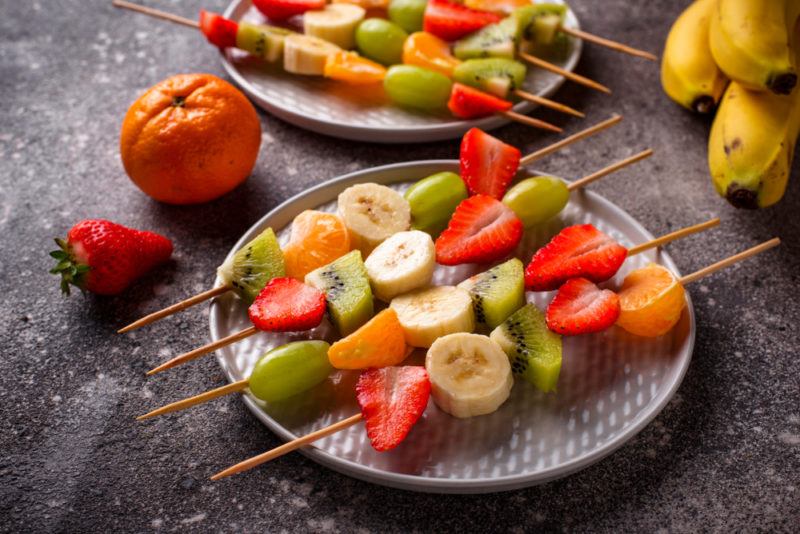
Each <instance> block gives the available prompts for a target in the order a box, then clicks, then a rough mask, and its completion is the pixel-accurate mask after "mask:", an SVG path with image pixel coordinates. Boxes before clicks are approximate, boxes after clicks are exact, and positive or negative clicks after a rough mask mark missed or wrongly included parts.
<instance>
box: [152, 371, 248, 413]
mask: <svg viewBox="0 0 800 534" xmlns="http://www.w3.org/2000/svg"><path fill="white" fill-rule="evenodd" d="M249 384H250V380H248V379H245V380H239V381H238V382H233V383H231V384H226V385H224V386H222V387H218V388H215V389H212V390H211V391H205V392H203V393H201V394H199V395H195V396H194V397H189V398H188V399H181V400H179V401H176V402H173V403H171V404H167V405H166V406H162V407H161V408H157V409H155V410H153V411H152V412H148V413H146V414H144V415H140V416H139V417H137V418H136V420H137V421H143V420H145V419H150V418H151V417H155V416H157V415H164V414H165V413H171V412H177V411H178V410H185V409H186V408H189V407H191V406H195V405H197V404H201V403H203V402H206V401H210V400H212V399H216V398H219V397H223V396H225V395H228V394H230V393H236V392H237V391H242V390H244V389H247V386H248V385H249Z"/></svg>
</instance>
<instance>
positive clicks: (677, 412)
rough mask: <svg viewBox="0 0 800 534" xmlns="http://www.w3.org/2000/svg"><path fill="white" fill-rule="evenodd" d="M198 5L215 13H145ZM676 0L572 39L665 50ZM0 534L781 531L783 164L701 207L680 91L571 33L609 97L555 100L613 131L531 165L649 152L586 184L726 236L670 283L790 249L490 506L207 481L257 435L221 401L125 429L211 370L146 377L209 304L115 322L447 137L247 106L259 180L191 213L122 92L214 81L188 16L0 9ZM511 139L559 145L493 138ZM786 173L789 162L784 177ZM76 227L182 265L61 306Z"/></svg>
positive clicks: (697, 124)
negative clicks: (643, 421)
mask: <svg viewBox="0 0 800 534" xmlns="http://www.w3.org/2000/svg"><path fill="white" fill-rule="evenodd" d="M148 4H149V5H155V6H158V7H162V8H165V9H168V10H169V11H172V12H176V13H180V14H184V15H187V16H193V15H194V14H195V13H196V12H197V10H198V9H199V8H200V7H201V6H205V7H211V8H214V7H216V8H218V9H222V8H223V7H224V2H223V1H221V0H213V1H211V2H206V3H202V2H199V1H195V0H191V1H188V0H186V1H177V0H173V1H163V0H162V1H151V2H148ZM685 4H686V2H685V1H681V2H651V1H648V0H607V1H605V2H592V1H589V0H575V1H574V6H573V7H574V9H575V10H576V11H577V13H578V15H579V17H580V18H581V20H582V22H583V25H584V27H585V28H587V29H588V30H589V31H593V32H595V33H597V34H601V35H606V36H609V37H614V38H617V39H619V40H621V41H624V42H626V43H630V44H631V45H634V46H638V47H641V48H644V49H648V50H652V51H654V52H660V51H661V48H662V43H663V41H664V38H665V36H666V33H667V31H668V28H669V25H670V22H671V21H672V20H673V19H674V18H675V17H676V16H677V14H678V13H679V12H680V10H681V8H682V7H683V5H685ZM0 6H2V17H0V232H2V243H3V246H2V270H1V272H0V302H1V303H2V306H0V314H1V315H0V320H2V324H3V326H2V328H0V346H1V347H2V357H0V371H1V372H0V407H2V417H1V418H0V451H1V452H0V455H1V456H0V530H4V531H5V530H7V531H25V532H45V531H46V532H54V531H70V532H90V531H115V532H116V531H140V532H141V531H149V530H157V529H163V530H195V531H212V530H213V531H223V530H225V531H228V530H230V531H234V530H246V531H269V532H278V531H282V530H289V531H303V530H309V531H347V532H353V531H357V532H367V531H404V532H405V531H412V530H416V531H423V530H429V531H439V532H441V531H450V530H461V531H465V530H479V531H485V530H502V531H523V530H539V529H541V530H570V531H620V530H628V531H630V530H636V531H646V532H653V531H657V530H660V531H665V532H666V531H698V530H712V531H728V530H737V531H741V530H744V531H765V530H771V531H790V530H794V531H795V532H796V531H797V529H798V525H800V506H798V502H800V388H799V387H798V364H797V359H796V358H797V353H798V342H797V324H798V322H800V305H799V304H798V289H797V282H798V272H800V240H799V239H798V230H800V225H799V224H798V219H795V217H796V216H797V212H798V210H800V187H798V185H800V184H798V182H797V177H795V181H794V183H792V184H791V185H790V187H789V191H788V192H787V194H786V197H785V198H784V199H783V201H782V202H781V203H780V204H779V205H778V206H776V207H774V208H772V209H769V210H765V211H760V212H757V213H750V212H741V211H736V210H734V209H733V208H731V207H729V206H728V205H727V204H726V203H725V202H724V201H722V200H721V199H720V198H718V197H717V196H716V194H715V193H714V191H713V190H712V187H711V183H710V181H709V178H708V172H707V169H706V156H705V145H706V136H707V132H708V127H709V121H708V120H707V119H703V118H699V117H694V116H692V115H690V114H689V113H687V112H684V111H683V110H682V109H679V108H678V107H677V106H675V105H673V104H672V103H671V102H670V101H669V100H668V99H667V98H666V97H665V96H664V94H663V93H662V92H661V90H660V87H659V78H658V66H657V65H655V64H653V63H649V62H647V61H643V60H638V59H635V58H630V57H627V56H621V55H619V54H616V53H614V52H611V51H608V50H605V49H602V48H598V47H596V46H591V45H590V46H587V47H586V48H585V55H584V56H583V59H582V61H581V63H580V65H579V71H580V72H582V73H583V74H585V75H587V76H590V77H592V78H595V79H597V80H600V81H602V82H605V83H607V84H608V85H610V86H611V87H612V88H613V90H614V94H613V95H611V96H606V95H601V94H598V93H594V92H591V91H589V90H584V89H582V88H580V87H577V86H575V85H571V84H567V85H566V86H565V87H564V89H563V90H562V91H561V92H560V93H559V94H558V99H559V100H561V101H564V102H566V103H568V104H570V105H573V106H575V107H577V108H580V109H583V110H587V112H588V117H587V119H586V120H585V121H583V122H581V121H578V120H568V119H565V118H564V117H563V116H559V115H556V114H553V113H548V112H544V113H540V114H539V115H541V116H542V117H543V118H545V119H546V120H550V121H552V122H556V123H558V124H563V125H565V127H566V129H567V130H568V131H570V132H574V131H577V130H578V129H580V128H582V127H584V126H585V125H589V124H592V123H595V122H597V121H599V120H601V119H603V118H606V117H607V116H609V115H610V114H611V113H612V112H619V113H622V114H624V115H625V117H626V120H625V122H624V123H623V125H621V126H619V127H617V128H616V129H614V130H613V133H606V134H603V135H601V136H598V137H596V138H594V139H592V140H590V141H584V142H582V143H580V144H578V145H575V147H574V148H571V149H569V150H564V151H562V152H560V153H558V154H555V155H553V156H551V157H549V158H548V159H547V160H544V161H543V162H542V164H541V166H542V167H543V168H546V169H548V170H550V171H551V172H553V173H555V174H559V175H562V176H567V177H576V176H579V175H582V174H585V173H587V172H589V171H592V170H594V169H597V168H599V167H601V166H603V165H604V164H607V163H609V162H612V161H614V160H616V159H620V158H622V157H624V156H627V155H630V154H632V153H634V152H636V151H638V150H640V149H642V148H645V147H648V146H650V147H653V148H654V149H655V150H656V156H655V157H653V158H651V159H649V160H647V161H646V162H644V163H642V164H640V165H638V166H636V167H635V168H632V169H629V170H626V171H624V172H621V173H619V174H618V175H616V176H615V177H614V178H612V179H607V180H604V181H602V182H600V183H598V184H597V185H595V186H593V190H595V191H598V192H599V193H601V194H602V195H604V196H605V197H606V198H608V199H610V200H612V201H613V202H615V203H617V204H618V205H619V206H621V207H622V208H624V209H625V210H627V211H628V212H629V213H631V214H632V215H633V216H634V217H636V218H637V219H639V220H640V221H641V222H642V223H643V224H644V225H645V226H646V227H647V228H648V229H649V230H650V231H651V232H653V233H655V234H660V233H664V232H667V231H669V230H672V229H675V228H678V227H680V226H683V225H685V224H688V223H693V222H697V221H701V220H705V219H707V218H709V217H710V216H713V215H719V216H720V217H721V218H722V220H723V224H722V227H721V228H720V229H718V230H715V231H713V232H709V233H708V234H705V235H704V236H703V237H699V238H694V239H687V240H684V241H681V242H678V243H676V244H674V245H671V246H670V252H671V253H672V254H673V255H674V257H675V258H676V260H677V262H678V264H679V266H680V268H681V269H682V270H683V271H684V272H689V271H692V270H694V269H696V268H699V267H701V266H703V265H705V264H707V263H710V262H711V261H714V260H716V259H719V258H722V257H724V256H727V255H729V254H731V253H733V252H736V251H738V250H741V249H744V248H746V247H749V246H751V245H753V244H756V243H758V242H760V241H762V240H765V239H767V238H769V237H772V236H774V235H778V236H780V237H782V238H783V239H784V245H783V246H782V247H781V248H780V249H779V250H777V251H772V252H770V253H768V254H765V255H763V256H762V257H759V258H757V259H755V260H751V261H749V262H746V263H743V264H740V265H738V266H736V267H734V268H731V269H729V270H727V271H726V272H725V273H724V274H721V275H717V276H714V277H712V278H709V279H707V280H705V281H704V282H702V284H696V285H694V286H692V289H691V290H692V295H693V297H694V302H695V306H696V310H697V317H698V337H697V347H696V350H695V353H694V361H693V362H692V366H691V368H690V369H689V372H688V374H687V376H686V379H685V381H684V383H683V385H682V386H681V388H680V390H679V392H678V394H677V395H676V396H675V398H674V399H673V400H672V402H670V403H669V405H668V406H667V407H666V409H665V410H664V411H663V413H662V414H661V415H660V416H659V417H658V418H657V419H656V420H655V421H654V422H653V423H652V424H650V425H649V426H648V427H647V428H646V429H645V430H644V431H643V432H641V434H639V435H638V436H637V437H636V438H635V439H633V440H631V441H630V442H629V443H628V444H627V445H625V446H624V447H622V448H621V449H619V450H618V451H617V452H615V453H614V454H613V455H612V456H610V457H608V458H607V459H605V460H603V461H601V462H600V463H598V464H596V465H594V466H592V467H590V468H588V469H586V470H584V471H582V472H580V473H578V474H576V475H573V476H570V477H568V478H566V479H563V480H559V481H556V482H552V483H550V484H547V485H544V486H541V487H535V488H530V489H527V490H524V491H517V492H511V493H504V494H496V495H484V496H440V495H424V494H414V493H409V492H404V491H396V490H391V489H387V488H383V487H380V486H375V485H371V484H368V483H365V482H360V481H357V480H353V479H350V478H347V477H345V476H342V475H339V474H337V473H334V472H331V471H329V470H327V469H325V468H322V467H320V466H318V465H316V464H314V463H313V462H311V461H309V460H307V459H306V458H304V457H303V456H301V455H299V454H293V455H290V456H287V457H285V458H283V459H281V460H279V461H276V462H274V463H273V464H271V465H270V466H269V468H267V469H263V468H262V469H260V470H258V471H256V472H254V473H251V474H249V475H245V476H240V477H237V478H235V479H231V480H228V481H225V482H223V483H211V482H209V481H208V476H209V475H211V474H212V473H213V472H215V471H216V470H217V469H218V468H220V467H222V466H226V465H228V464H230V463H231V460H232V459H241V458H245V457H248V456H250V455H252V454H254V453H257V452H260V451H263V450H265V449H266V448H270V447H273V446H275V445H276V444H277V443H278V442H277V440H276V438H275V437H274V436H273V435H272V434H271V433H270V432H269V431H267V430H266V429H265V428H264V427H263V426H261V425H260V424H259V423H257V421H256V420H255V418H254V417H253V416H252V415H251V414H250V413H249V412H248V411H247V410H246V409H245V408H244V405H243V404H242V402H241V401H240V400H239V399H238V398H236V397H235V396H234V397H229V398H227V399H224V400H218V401H216V402H214V403H211V404H208V405H206V406H204V407H202V408H196V409H194V410H191V411H189V412H184V413H182V414H180V415H177V416H171V417H164V418H161V419H158V420H154V421H152V422H151V423H149V424H137V423H135V422H134V420H133V417H134V415H136V414H139V413H142V411H143V410H146V409H148V408H151V407H153V406H155V405H156V404H159V403H160V401H161V400H166V399H177V398H181V397H184V396H187V395H189V394H193V393H196V392H199V391H203V390H206V389H209V388H211V387H214V386H218V385H221V384H222V383H223V376H222V373H221V372H220V369H219V367H218V366H217V364H216V362H215V361H214V359H213V358H206V359H204V360H203V361H201V362H197V363H195V364H193V372H192V373H166V374H164V375H163V376H160V377H159V378H158V379H157V380H145V377H144V371H145V370H146V369H148V368H150V367H152V366H153V365H154V364H156V363H158V362H160V361H162V360H163V359H164V356H165V355H168V354H172V355H174V354H177V353H179V352H182V351H184V350H185V349H187V348H189V347H192V346H195V345H197V344H199V343H200V342H202V341H204V340H206V339H207V320H206V314H205V313H203V312H201V311H200V310H195V311H192V312H187V313H183V314H181V315H179V316H177V317H175V318H173V319H171V320H168V321H164V322H161V323H159V324H157V325H154V326H152V327H150V328H148V329H146V330H142V331H140V332H137V333H136V334H134V335H129V336H117V335H115V334H114V330H115V329H116V328H118V327H119V326H120V325H123V324H126V323H127V322H129V321H130V320H132V319H134V318H136V317H138V316H140V315H142V314H143V313H144V312H146V311H149V310H153V309H156V308H159V307H161V306H163V305H166V304H168V303H171V302H173V301H175V300H176V298H178V297H181V296H184V295H189V294H190V293H193V292H195V291H197V290H199V289H203V288H206V287H208V286H209V284H210V282H211V280H212V273H213V269H214V267H215V266H216V265H217V264H218V263H220V261H221V260H222V259H223V257H224V256H225V254H226V252H227V251H228V249H229V248H230V246H231V245H232V244H233V243H234V242H235V241H236V240H237V239H238V237H239V235H240V234H241V233H242V232H243V231H244V230H246V229H247V228H248V227H249V226H250V225H251V224H252V223H253V222H254V221H256V220H257V219H258V218H259V217H260V216H261V215H263V214H264V213H265V212H267V211H268V210H269V209H270V208H272V207H273V206H275V205H276V204H277V203H278V202H280V201H282V200H283V199H285V198H287V197H288V196H290V195H293V194H295V193H298V192H300V191H302V190H303V189H304V188H306V187H308V186H310V185H313V184H315V183H318V182H319V181H321V180H325V179H328V178H331V177H334V176H337V175H339V174H342V173H345V172H348V171H352V170H355V169H360V168H365V167H370V166H375V165H380V164H384V163H390V162H398V161H405V160H411V159H428V158H443V157H444V158H448V157H455V156H456V154H457V146H458V144H457V142H456V141H452V142H444V143H434V144H426V145H420V146H384V145H369V144H364V143H355V142H348V141H341V140H337V139H333V138H330V137H323V136H321V135H316V134H314V133H311V132H307V131H303V130H300V129H298V128H295V127H293V126H290V125H288V124H286V123H283V122H281V121H279V120H277V119H275V118H273V117H271V116H269V115H266V114H263V113H262V114H261V119H262V123H263V129H264V132H265V133H264V143H263V146H262V150H261V157H260V159H259V162H258V166H257V168H256V170H255V172H254V174H253V176H252V177H251V178H250V179H249V180H248V182H247V183H246V185H244V186H243V187H240V188H239V189H238V190H236V191H234V192H233V193H231V194H229V195H227V196H226V197H224V198H222V199H220V200H218V201H216V202H212V203H210V204H207V205H203V206H197V207H171V206H166V205H160V204H157V203H155V202H154V201H152V200H150V199H149V198H148V197H146V196H145V195H143V194H141V193H140V192H139V190H138V189H136V188H135V187H134V186H133V185H132V184H131V183H130V182H129V181H128V178H127V177H126V176H125V173H124V172H123V169H122V166H121V164H120V160H119V152H118V146H117V143H118V132H119V128H120V123H121V120H122V116H123V114H124V113H125V110H126V109H127V107H128V105H129V104H130V103H131V102H132V101H133V100H134V99H135V98H136V97H137V96H138V95H139V94H140V93H141V92H142V91H143V90H144V89H145V88H147V87H149V86H150V85H152V84H154V83H156V82H158V81H159V80H161V79H163V78H165V77H167V76H170V75H173V74H177V73H181V72H195V71H208V72H212V73H216V74H220V75H221V73H222V69H221V67H220V64H219V60H218V57H217V54H216V52H215V51H214V50H213V49H212V48H211V47H209V46H207V45H206V43H205V42H204V41H203V39H202V37H201V36H200V35H199V34H197V33H195V32H193V31H191V30H189V29H185V28H181V27H176V26H173V25H170V24H167V23H163V22H160V21H156V20H151V19H148V18H146V17H144V16H140V15H134V14H131V13H127V12H122V11H117V10H115V9H114V8H112V7H111V3H110V0H102V1H100V0H93V1H91V2H87V1H78V0H71V1H67V0H63V1H59V2H54V1H50V2H42V1H31V2H27V1H26V2H17V1H14V0H0ZM497 135H498V136H500V137H502V138H503V139H505V140H507V141H509V142H513V143H514V144H516V145H517V146H519V147H522V148H523V149H524V151H530V150H532V149H534V148H537V147H541V146H544V145H546V144H548V143H550V142H552V141H553V140H555V139H556V137H554V136H551V135H543V134H541V133H539V132H535V131H533V130H531V129H528V128H525V127H521V126H509V127H506V128H504V129H502V130H499V131H498V132H497ZM797 167H798V166H797V165H795V175H796V174H798V173H797V172H796V171H797ZM85 217H107V218H111V219H114V220H116V221H119V222H121V223H123V224H126V225H130V226H133V227H141V228H148V229H152V230H156V231H159V232H162V233H165V234H167V235H168V236H170V237H171V238H172V239H173V241H174V243H175V245H176V253H175V257H174V262H173V263H172V264H170V265H169V266H166V267H164V268H161V269H159V270H157V271H156V272H154V273H153V274H152V275H150V276H148V277H147V278H146V279H144V280H143V281H142V282H141V283H138V284H137V285H136V286H135V287H134V288H133V289H132V290H130V291H128V292H127V293H126V294H125V295H123V296H121V297H118V298H96V297H92V296H89V297H85V298H84V297H82V296H81V295H80V294H77V295H73V296H72V297H71V298H69V299H64V298H62V297H61V296H60V294H59V291H58V284H57V283H56V280H55V278H54V277H52V276H51V275H49V274H47V269H48V268H49V266H50V258H48V256H47V252H48V251H49V250H50V249H51V248H52V241H51V239H52V238H53V237H54V236H57V235H63V234H64V233H65V232H66V231H67V229H68V228H69V227H70V226H71V225H72V224H73V223H74V222H76V221H78V220H80V219H82V218H85Z"/></svg>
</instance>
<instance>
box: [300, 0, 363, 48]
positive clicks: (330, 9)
mask: <svg viewBox="0 0 800 534" xmlns="http://www.w3.org/2000/svg"><path fill="white" fill-rule="evenodd" d="M365 14H366V10H364V8H363V7H361V6H356V5H353V4H328V5H327V6H325V8H324V9H319V10H315V11H306V13H305V14H304V15H303V32H304V33H305V34H306V35H311V36H313V37H319V38H320V39H325V40H326V41H328V42H329V43H333V44H335V45H336V46H340V47H342V48H344V49H347V50H349V49H351V48H353V47H354V46H355V44H356V39H355V35H356V26H358V25H359V23H360V22H361V21H362V20H364V15H365Z"/></svg>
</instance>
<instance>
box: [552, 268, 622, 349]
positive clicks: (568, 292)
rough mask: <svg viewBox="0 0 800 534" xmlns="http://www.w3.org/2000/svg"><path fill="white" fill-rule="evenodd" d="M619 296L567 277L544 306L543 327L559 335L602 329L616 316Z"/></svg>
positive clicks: (609, 324)
mask: <svg viewBox="0 0 800 534" xmlns="http://www.w3.org/2000/svg"><path fill="white" fill-rule="evenodd" d="M619 312H620V306H619V297H618V296H617V294H616V293H614V292H613V291H611V290H610V289H600V288H599V287H597V286H596V285H595V284H594V283H593V282H591V281H589V280H587V279H586V278H573V279H571V280H567V281H566V283H565V284H564V285H562V286H561V287H560V288H559V289H558V293H557V294H556V296H555V298H554V299H553V302H551V303H550V305H549V306H548V307H547V315H546V319H547V327H548V328H549V329H550V330H552V331H553V332H555V333H556V334H561V335H563V336H577V335H580V334H592V333H594V332H602V331H603V330H605V329H607V328H611V327H612V326H614V323H616V322H617V319H618V318H619Z"/></svg>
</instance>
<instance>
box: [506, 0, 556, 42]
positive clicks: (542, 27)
mask: <svg viewBox="0 0 800 534" xmlns="http://www.w3.org/2000/svg"><path fill="white" fill-rule="evenodd" d="M511 16H512V17H515V18H516V19H517V21H518V23H519V26H520V30H521V33H520V37H521V38H522V39H525V40H526V41H536V42H539V43H541V44H550V43H552V42H553V40H554V38H555V36H556V32H557V31H558V28H559V27H560V26H561V24H563V22H564V19H565V18H566V16H567V6H565V5H562V4H536V5H530V6H525V7H520V8H518V9H515V10H514V13H512V15H511Z"/></svg>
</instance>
